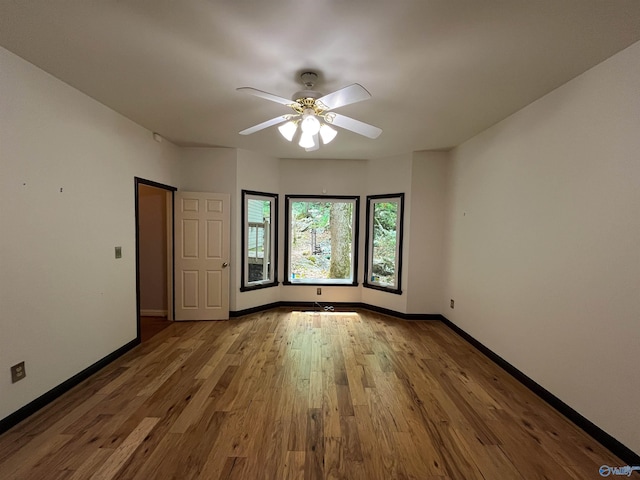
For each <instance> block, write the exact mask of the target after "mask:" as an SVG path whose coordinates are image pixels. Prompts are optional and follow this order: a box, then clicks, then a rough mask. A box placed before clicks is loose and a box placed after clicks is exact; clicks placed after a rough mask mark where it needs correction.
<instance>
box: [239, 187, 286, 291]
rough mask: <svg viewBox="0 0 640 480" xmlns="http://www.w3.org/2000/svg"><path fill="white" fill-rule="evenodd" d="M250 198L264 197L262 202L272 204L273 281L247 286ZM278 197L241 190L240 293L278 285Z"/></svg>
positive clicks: (273, 194)
mask: <svg viewBox="0 0 640 480" xmlns="http://www.w3.org/2000/svg"><path fill="white" fill-rule="evenodd" d="M250 197H264V200H267V201H270V202H272V205H271V206H272V208H271V220H272V222H271V237H272V238H271V255H272V257H271V265H272V271H273V280H271V281H263V282H261V283H255V284H249V283H248V280H249V279H248V262H247V258H248V253H249V252H248V251H247V242H248V232H247V229H248V222H247V219H248V218H247V213H248V212H247V206H248V200H250V199H251V198H250ZM278 197H279V195H278V194H277V193H267V192H257V191H254V190H242V208H241V225H242V230H241V242H242V244H241V245H242V261H241V270H240V291H241V292H249V291H252V290H259V289H262V288H269V287H276V286H278V285H279V284H280V282H278V213H279V211H278Z"/></svg>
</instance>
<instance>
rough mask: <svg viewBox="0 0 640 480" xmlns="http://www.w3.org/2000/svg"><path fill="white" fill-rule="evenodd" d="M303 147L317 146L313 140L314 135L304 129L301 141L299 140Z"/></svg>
mask: <svg viewBox="0 0 640 480" xmlns="http://www.w3.org/2000/svg"><path fill="white" fill-rule="evenodd" d="M298 145H300V146H301V147H302V148H312V147H314V146H315V142H314V141H313V135H312V134H310V133H309V132H305V131H304V129H303V130H302V135H300V142H298Z"/></svg>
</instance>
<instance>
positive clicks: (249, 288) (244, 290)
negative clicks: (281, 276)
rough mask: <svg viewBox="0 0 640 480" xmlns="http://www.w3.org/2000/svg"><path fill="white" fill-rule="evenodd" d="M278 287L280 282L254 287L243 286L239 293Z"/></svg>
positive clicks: (260, 284)
mask: <svg viewBox="0 0 640 480" xmlns="http://www.w3.org/2000/svg"><path fill="white" fill-rule="evenodd" d="M278 285H280V282H270V283H259V284H256V285H245V286H242V287H240V291H241V292H250V291H252V290H261V289H263V288H271V287H277V286H278Z"/></svg>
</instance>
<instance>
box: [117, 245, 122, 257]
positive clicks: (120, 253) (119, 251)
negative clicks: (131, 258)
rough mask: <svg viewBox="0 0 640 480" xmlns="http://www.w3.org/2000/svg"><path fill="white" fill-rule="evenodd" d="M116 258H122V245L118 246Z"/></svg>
mask: <svg viewBox="0 0 640 480" xmlns="http://www.w3.org/2000/svg"><path fill="white" fill-rule="evenodd" d="M116 258H122V247H116Z"/></svg>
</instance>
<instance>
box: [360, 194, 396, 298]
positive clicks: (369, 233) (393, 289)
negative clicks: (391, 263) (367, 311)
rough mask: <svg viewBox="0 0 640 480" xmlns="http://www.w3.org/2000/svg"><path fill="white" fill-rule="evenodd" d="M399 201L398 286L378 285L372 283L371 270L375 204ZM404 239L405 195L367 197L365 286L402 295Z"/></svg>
mask: <svg viewBox="0 0 640 480" xmlns="http://www.w3.org/2000/svg"><path fill="white" fill-rule="evenodd" d="M396 199H397V200H399V202H398V205H399V207H400V215H399V216H400V220H399V222H398V235H397V237H396V238H397V248H396V255H397V257H396V264H397V265H396V286H395V287H391V286H388V287H386V286H383V285H380V284H378V283H371V282H370V281H369V278H371V268H372V266H373V265H372V263H373V259H370V256H371V255H373V251H372V250H373V249H372V247H371V244H372V242H373V228H371V220H372V216H373V207H372V206H373V204H374V203H378V201H379V200H396ZM403 238H404V193H393V194H383V195H368V196H367V223H366V237H365V245H364V264H365V267H364V282H363V284H362V285H363V286H364V287H366V288H371V289H374V290H380V291H382V292H388V293H393V294H396V295H402V259H403V256H402V247H403Z"/></svg>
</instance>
